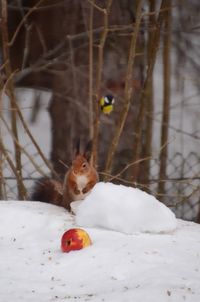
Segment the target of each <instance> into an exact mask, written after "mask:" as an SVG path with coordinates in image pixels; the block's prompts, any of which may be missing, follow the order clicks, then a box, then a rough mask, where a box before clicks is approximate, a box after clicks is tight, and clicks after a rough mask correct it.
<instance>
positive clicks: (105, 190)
mask: <svg viewBox="0 0 200 302" xmlns="http://www.w3.org/2000/svg"><path fill="white" fill-rule="evenodd" d="M72 207H73V205H72ZM76 223H77V224H78V225H80V226H83V227H97V228H99V227H100V228H104V229H109V230H113V231H119V232H122V233H126V234H133V233H135V232H145V233H146V232H147V233H166V232H172V231H174V230H175V229H176V226H177V221H176V218H175V215H174V213H173V212H172V211H171V210H170V209H169V208H167V207H166V206H165V205H164V204H162V203H161V202H159V201H158V200H157V199H156V198H155V197H154V196H152V195H150V194H147V193H146V192H144V191H142V190H140V189H135V188H132V187H126V186H123V185H115V184H112V183H103V182H100V183H98V184H96V185H95V187H94V188H93V190H92V191H91V193H90V194H89V195H88V196H87V197H86V199H85V200H84V201H83V202H81V203H80V205H79V206H78V207H77V210H76Z"/></svg>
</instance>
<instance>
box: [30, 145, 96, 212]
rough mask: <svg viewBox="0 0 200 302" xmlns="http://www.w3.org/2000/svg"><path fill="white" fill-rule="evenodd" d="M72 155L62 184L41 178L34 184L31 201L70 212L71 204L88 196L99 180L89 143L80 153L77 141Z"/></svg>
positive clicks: (54, 180)
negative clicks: (60, 207)
mask: <svg viewBox="0 0 200 302" xmlns="http://www.w3.org/2000/svg"><path fill="white" fill-rule="evenodd" d="M74 153H75V154H74V159H73V160H72V164H71V166H70V168H69V170H68V171H67V173H66V174H65V177H64V181H63V183H62V182H60V181H58V180H56V179H52V178H42V179H41V180H39V181H38V182H37V183H36V184H35V187H34V189H33V193H32V196H31V200H33V201H42V202H47V203H52V204H55V205H58V206H63V207H65V208H66V209H67V210H68V211H70V210H71V208H70V203H71V202H73V201H76V200H82V199H84V198H85V197H86V196H87V195H88V194H89V192H90V191H91V189H92V188H93V187H94V185H95V184H96V183H97V182H98V180H99V176H98V173H97V171H96V169H95V167H94V166H93V163H92V156H91V142H89V143H88V144H87V146H86V148H85V150H84V152H81V151H80V140H79V141H78V143H77V146H76V149H75V152H74Z"/></svg>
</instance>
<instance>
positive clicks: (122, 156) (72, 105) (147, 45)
mask: <svg viewBox="0 0 200 302" xmlns="http://www.w3.org/2000/svg"><path fill="white" fill-rule="evenodd" d="M199 11H200V2H199V1H198V0H191V1H186V0H182V1H181V0H179V1H178V0H176V1H175V0H163V1H159V0H158V1H156V0H143V1H140V0H137V1H134V0H132V1H131V0H63V1H62V0H40V1H38V0H36V1H35V0H26V1H25V0H24V1H23V0H13V1H11V0H10V1H8V0H7V1H6V0H1V19H0V26H1V45H0V87H1V89H0V91H1V92H0V179H1V181H0V199H2V200H9V199H24V200H27V199H28V198H29V195H30V192H31V188H32V186H33V183H34V182H35V181H36V180H37V179H39V178H40V177H43V176H50V177H51V176H52V177H55V178H58V179H62V178H63V176H64V174H65V172H66V170H67V167H68V166H69V165H70V163H71V160H72V157H73V145H74V142H75V141H76V140H77V139H78V138H81V141H82V143H83V145H84V144H86V143H87V142H88V141H89V140H90V139H91V140H92V141H93V158H94V163H95V165H96V167H97V169H98V172H99V174H100V178H101V180H106V181H112V182H115V183H121V184H124V185H129V186H134V187H138V188H141V189H143V190H145V191H147V192H150V193H152V194H154V195H155V196H156V197H157V198H158V199H159V200H161V201H162V202H164V203H165V204H166V205H168V206H169V207H171V208H172V210H173V211H174V212H175V213H176V215H177V217H181V218H184V219H188V220H194V221H197V222H200V153H199V149H200V101H199V98H200V85H199V74H200V63H199V62H200V61H199V56H200V50H199V49H200V48H199V44H200V19H199ZM105 95H112V96H113V97H114V99H115V104H114V105H113V110H112V112H111V113H110V114H105V113H104V112H102V111H101V108H100V103H99V101H100V99H101V98H102V97H103V96H105ZM122 202H123V201H122Z"/></svg>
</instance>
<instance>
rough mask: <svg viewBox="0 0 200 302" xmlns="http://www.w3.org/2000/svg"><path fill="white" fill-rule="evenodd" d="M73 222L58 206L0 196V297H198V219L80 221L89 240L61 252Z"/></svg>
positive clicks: (19, 301)
mask: <svg viewBox="0 0 200 302" xmlns="http://www.w3.org/2000/svg"><path fill="white" fill-rule="evenodd" d="M74 227H77V225H76V223H75V217H74V216H73V215H72V214H70V213H68V212H67V211H66V210H65V209H63V208H61V207H56V206H53V205H50V204H45V203H40V202H29V201H27V202H26V201H1V202H0V272H1V273H0V301H1V302H4V301H6V302H11V301H15V302H23V301H24V302H27V301H29V302H47V301H48V302H49V301H58V302H63V301H81V302H82V301H94V302H100V301H109V302H112V301H113V302H118V301H119V302H122V301H126V302H129V301H130V302H132V301H134V302H137V301H138V302H139V301H144V302H148V301H149V302H150V301H151V302H152V301H154V302H160V301H162V302H165V301H166V302H168V301H174V302H177V301H178V302H179V301H187V302H190V301H191V302H198V301H199V299H200V287H199V280H200V237H199V233H200V226H199V225H197V224H195V223H192V222H186V221H182V220H178V226H177V228H176V230H175V231H174V232H171V233H169V234H149V233H139V232H136V233H134V234H132V235H127V234H124V233H121V232H114V231H109V230H104V229H98V228H85V230H86V231H87V232H88V234H89V235H90V237H91V239H92V242H93V244H92V246H90V247H88V248H85V249H83V250H80V251H74V252H70V253H62V252H61V249H60V240H61V236H62V234H63V233H64V232H65V231H66V230H68V229H70V228H74Z"/></svg>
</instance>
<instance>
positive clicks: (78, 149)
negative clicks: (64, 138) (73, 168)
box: [73, 138, 81, 157]
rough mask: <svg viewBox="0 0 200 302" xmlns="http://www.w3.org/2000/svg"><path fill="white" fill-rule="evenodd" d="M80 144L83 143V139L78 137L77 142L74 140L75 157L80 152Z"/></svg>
mask: <svg viewBox="0 0 200 302" xmlns="http://www.w3.org/2000/svg"><path fill="white" fill-rule="evenodd" d="M80 145H81V140H80V138H78V139H77V140H76V141H75V142H74V151H73V153H74V157H76V156H77V155H79V154H80Z"/></svg>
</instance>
